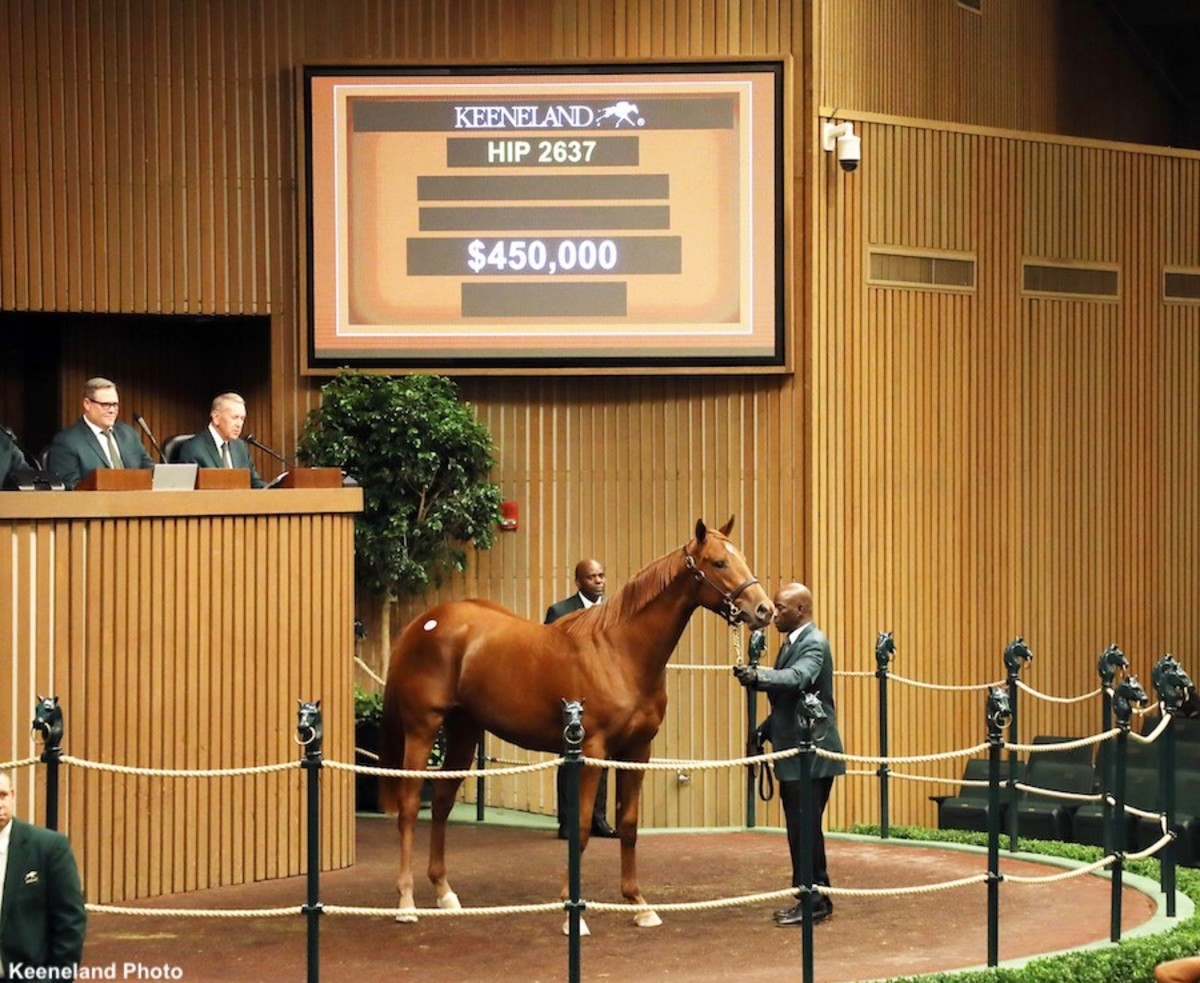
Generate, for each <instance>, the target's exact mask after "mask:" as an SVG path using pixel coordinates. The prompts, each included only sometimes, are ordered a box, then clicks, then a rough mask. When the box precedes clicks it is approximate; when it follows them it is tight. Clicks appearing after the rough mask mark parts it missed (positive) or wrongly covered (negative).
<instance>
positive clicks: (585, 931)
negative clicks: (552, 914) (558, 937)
mask: <svg viewBox="0 0 1200 983" xmlns="http://www.w3.org/2000/svg"><path fill="white" fill-rule="evenodd" d="M570 934H571V919H570V918H568V919H567V920H566V921H565V922H563V935H570ZM591 934H592V930H591V929H590V928H588V927H587V922H585V921H584V920H583V919H582V918H580V919H579V937H580V938H583V936H585V935H591Z"/></svg>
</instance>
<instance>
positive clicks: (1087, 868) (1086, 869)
mask: <svg viewBox="0 0 1200 983" xmlns="http://www.w3.org/2000/svg"><path fill="white" fill-rule="evenodd" d="M1116 859H1117V858H1116V857H1115V856H1113V855H1112V854H1111V853H1110V854H1109V855H1108V856H1107V857H1102V858H1101V859H1099V860H1097V861H1096V862H1095V863H1091V864H1085V865H1084V866H1082V867H1076V868H1074V869H1072V870H1065V871H1063V872H1062V873H1061V874H1044V875H1042V876H1040V877H1032V876H1028V875H1021V874H1005V875H1004V879H1005V880H1006V881H1011V882H1012V883H1013V884H1056V883H1058V882H1059V881H1069V880H1070V879H1071V878H1073V877H1085V876H1086V875H1088V874H1094V873H1096V871H1098V870H1102V869H1103V868H1105V867H1107V866H1109V865H1110V864H1111V863H1112V862H1113V861H1114V860H1116Z"/></svg>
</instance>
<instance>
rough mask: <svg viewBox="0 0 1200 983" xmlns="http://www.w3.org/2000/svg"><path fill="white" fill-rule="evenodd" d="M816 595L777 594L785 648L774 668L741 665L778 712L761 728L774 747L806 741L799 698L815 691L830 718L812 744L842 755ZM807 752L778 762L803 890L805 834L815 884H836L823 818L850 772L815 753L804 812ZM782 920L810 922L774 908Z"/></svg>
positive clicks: (816, 917)
mask: <svg viewBox="0 0 1200 983" xmlns="http://www.w3.org/2000/svg"><path fill="white" fill-rule="evenodd" d="M812 609H813V601H812V594H811V593H810V592H809V589H808V588H807V587H805V586H804V585H803V584H785V585H784V586H783V587H781V588H779V592H778V593H777V594H776V595H775V627H776V628H778V629H779V632H780V634H782V635H783V636H784V642H783V646H782V647H781V648H780V650H779V656H778V657H777V658H776V660H775V667H774V668H773V669H764V668H761V667H755V666H748V665H741V666H734V667H733V672H734V675H735V676H737V679H738V682H739V683H741V684H742V685H743V686H745V687H746V688H747V689H753V690H763V691H765V692H766V694H767V699H768V700H770V702H771V713H770V715H769V716H768V717H767V719H766V720H765V721H763V723H762V726H761V727H760V730H761V731H762V733H763V735H764V736H765V737H766V739H768V740H770V742H771V745H772V749H773V750H775V751H787V750H789V749H790V748H795V747H799V746H800V716H799V713H800V701H801V700H802V699H803V697H804V695H805V694H806V693H814V694H816V696H817V698H818V699H819V700H820V701H821V707H822V709H823V710H824V712H825V719H824V720H818V721H815V722H814V724H813V741H814V743H815V744H816V746H817V747H818V748H822V749H823V750H826V751H833V752H835V753H838V754H841V753H842V738H841V736H840V735H839V734H838V727H837V711H836V709H835V707H834V701H833V655H832V653H831V652H830V648H829V639H827V638H826V637H825V635H824V634H823V633H822V632H821V629H819V628H818V627H817V626H816V624H815V623H814V622H813V617H812ZM800 767H801V765H800V757H799V756H795V757H791V758H783V759H781V760H779V761H777V762H776V763H775V777H776V778H778V779H779V800H780V803H781V804H782V805H783V816H784V820H785V821H786V823H787V839H788V852H789V853H790V854H791V859H792V886H793V887H797V888H799V887H801V886H802V885H803V878H802V876H801V863H800V860H801V851H802V848H803V842H804V838H805V836H808V837H810V838H811V841H812V851H813V884H814V885H817V886H824V887H828V886H829V870H828V868H827V866H826V862H825V834H824V833H823V832H822V830H821V823H822V820H823V817H824V813H825V805H826V803H827V802H828V801H829V793H830V791H831V790H832V789H833V779H834V776H835V775H844V774H845V773H846V765H845V764H844V763H843V762H841V761H835V760H831V759H829V758H824V757H821V756H820V755H816V756H815V757H814V759H813V764H812V783H811V784H812V787H811V788H810V789H808V790H807V792H808V795H809V797H810V801H811V803H812V810H811V815H809V816H805V815H804V796H803V795H802V794H801V793H802V791H804V790H802V788H801V782H800V778H801V774H800ZM831 914H833V902H832V901H831V900H830V899H829V897H828V895H825V894H819V893H818V894H816V896H815V897H814V898H813V902H812V918H813V923H814V924H815V923H816V922H819V921H822V920H824V919H826V918H828V917H829V916H830V915H831ZM775 921H776V922H777V923H778V924H779V925H800V924H802V923H803V921H804V910H803V907H802V905H801V904H800V903H799V902H797V904H796V905H795V906H794V907H792V908H785V909H783V910H782V911H777V912H775Z"/></svg>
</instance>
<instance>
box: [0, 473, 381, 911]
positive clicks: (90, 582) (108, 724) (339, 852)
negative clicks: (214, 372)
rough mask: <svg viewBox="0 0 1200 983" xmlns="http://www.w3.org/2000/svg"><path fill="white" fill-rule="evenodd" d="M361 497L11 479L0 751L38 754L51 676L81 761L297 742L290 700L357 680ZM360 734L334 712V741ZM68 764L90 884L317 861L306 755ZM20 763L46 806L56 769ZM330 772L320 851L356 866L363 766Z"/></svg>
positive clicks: (127, 896)
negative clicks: (28, 487) (34, 733)
mask: <svg viewBox="0 0 1200 983" xmlns="http://www.w3.org/2000/svg"><path fill="white" fill-rule="evenodd" d="M164 496H165V497H164ZM268 499H270V500H271V501H268ZM360 504H361V496H360V495H359V494H357V493H355V492H352V491H342V490H340V489H339V490H337V491H334V492H302V491H277V492H231V493H221V494H219V495H218V494H216V493H212V492H194V493H191V494H188V493H182V492H179V493H172V492H150V493H146V492H142V493H138V492H111V493H106V492H76V493H72V494H70V495H67V494H61V495H50V494H47V495H7V496H5V498H4V500H3V502H2V503H0V506H2V513H0V571H3V574H0V591H3V593H2V594H0V596H2V597H3V598H4V605H5V608H6V610H7V611H8V612H9V613H10V617H9V618H8V619H6V622H5V623H6V625H11V630H10V631H8V632H6V633H5V635H4V636H3V637H0V692H2V693H3V694H4V705H5V707H6V710H7V713H6V715H5V721H6V722H5V725H4V729H3V732H0V760H4V761H8V760H15V759H20V758H24V757H27V756H29V755H30V754H31V753H36V751H35V749H34V745H33V742H32V741H31V740H30V738H29V733H28V727H29V721H30V720H31V719H32V716H33V709H34V703H35V697H36V696H37V695H38V694H42V695H46V694H54V695H56V696H58V697H59V700H60V702H61V704H62V706H63V715H64V721H65V724H66V731H65V734H64V737H63V750H64V752H65V753H66V754H68V755H73V756H74V757H77V758H81V759H85V760H88V761H92V762H98V763H102V764H112V765H121V766H129V767H136V768H154V769H186V770H189V771H195V770H199V769H225V768H242V767H252V766H260V765H274V764H279V763H281V762H289V761H296V760H298V759H299V757H300V750H299V748H298V747H297V745H296V744H295V742H294V740H293V738H294V736H295V731H296V706H297V702H296V701H297V700H298V699H319V700H321V701H322V704H323V706H324V707H336V706H341V705H347V704H348V703H349V702H350V698H351V679H350V666H349V662H348V659H349V652H350V646H351V623H352V611H353V598H352V593H353V591H352V586H351V585H352V581H353V569H352V564H353V521H352V516H351V515H350V514H349V513H351V512H353V511H354V510H355V509H357V508H358V507H360ZM55 506H57V508H55ZM259 506H267V508H265V509H261V510H260V509H259V508H258V507H259ZM55 513H57V514H55ZM247 558H252V560H251V562H247ZM351 744H352V725H351V720H350V718H349V717H346V716H344V715H335V714H330V715H329V716H328V717H327V720H326V730H325V746H324V750H325V754H326V756H327V757H328V758H330V759H332V760H337V761H347V760H350V754H351V751H350V748H351ZM62 776H63V784H62V788H63V805H62V808H61V810H60V824H61V828H62V829H63V830H64V831H65V832H66V833H67V834H68V835H69V836H70V838H71V840H72V843H73V845H74V847H75V850H76V853H77V856H78V859H79V864H80V869H81V872H82V876H83V880H84V887H85V891H86V893H87V896H88V900H90V901H94V902H119V901H125V900H131V899H135V898H144V897H148V896H151V895H156V894H163V893H169V892H174V891H190V890H196V889H198V888H203V887H215V886H218V885H222V884H242V883H247V882H250V881H255V880H260V879H262V878H265V877H284V876H288V875H292V874H297V873H300V872H302V871H303V870H304V863H305V853H304V850H305V846H304V844H305V835H306V834H305V826H304V814H305V813H304V808H305V807H304V781H303V775H302V773H301V772H300V771H299V770H298V769H295V770H287V771H283V772H272V773H269V774H265V775H252V776H246V777H221V778H210V777H173V778H172V777H160V776H141V775H125V774H117V773H112V772H108V771H99V770H95V769H84V768H81V767H77V766H71V765H64V766H63V770H62ZM18 777H19V786H18V787H19V790H20V795H21V811H22V814H23V815H24V816H25V817H27V818H29V819H32V820H35V821H40V820H41V818H42V815H43V810H44V787H43V783H44V770H43V769H41V768H37V769H29V770H26V771H23V772H22V773H21V775H20V776H18ZM322 781H323V793H324V794H323V799H322V815H321V824H322V830H323V837H322V843H321V864H322V867H323V868H326V869H331V868H337V867H344V866H347V865H348V864H351V863H353V861H354V836H353V824H352V823H349V822H347V819H348V818H349V817H352V816H353V811H354V804H353V789H352V783H351V782H350V780H349V775H348V774H347V773H345V772H338V771H327V772H326V773H325V774H324V775H323V778H322Z"/></svg>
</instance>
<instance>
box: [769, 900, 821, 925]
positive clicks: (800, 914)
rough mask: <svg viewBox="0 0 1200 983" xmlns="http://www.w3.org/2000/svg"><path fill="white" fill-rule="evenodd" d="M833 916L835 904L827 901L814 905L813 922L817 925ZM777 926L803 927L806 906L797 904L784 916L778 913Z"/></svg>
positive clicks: (776, 917) (776, 916)
mask: <svg viewBox="0 0 1200 983" xmlns="http://www.w3.org/2000/svg"><path fill="white" fill-rule="evenodd" d="M832 914H833V902H831V901H830V900H828V899H825V901H824V903H823V904H821V903H819V902H814V903H813V913H812V921H813V924H814V925H816V924H817V922H823V921H824V920H825V919H826V918H828V917H829V916H830V915H832ZM775 924H776V925H779V926H780V927H784V926H788V925H803V924H804V905H803V904H800V903H797V905H796V907H794V908H789V909H788V910H787V911H785V912H784V913H783V914H782V915H781V914H778V913H776V915H775Z"/></svg>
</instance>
